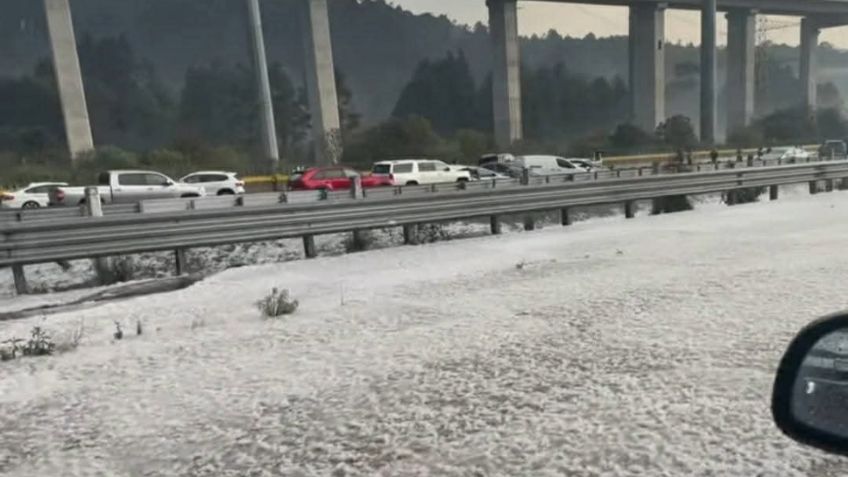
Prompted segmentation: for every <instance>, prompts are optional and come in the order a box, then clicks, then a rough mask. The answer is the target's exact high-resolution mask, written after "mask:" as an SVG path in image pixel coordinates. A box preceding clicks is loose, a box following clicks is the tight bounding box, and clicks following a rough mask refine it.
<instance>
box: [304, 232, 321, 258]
mask: <svg viewBox="0 0 848 477" xmlns="http://www.w3.org/2000/svg"><path fill="white" fill-rule="evenodd" d="M303 252H304V255H306V258H315V257H317V256H318V252H317V250H316V249H315V237H314V236H313V235H304V236H303Z"/></svg>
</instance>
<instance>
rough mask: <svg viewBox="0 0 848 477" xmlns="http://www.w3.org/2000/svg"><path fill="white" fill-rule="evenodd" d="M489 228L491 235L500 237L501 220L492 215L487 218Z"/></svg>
mask: <svg viewBox="0 0 848 477" xmlns="http://www.w3.org/2000/svg"><path fill="white" fill-rule="evenodd" d="M489 228H490V230H491V231H492V235H500V234H501V218H500V217H498V216H497V215H493V216H491V217H489Z"/></svg>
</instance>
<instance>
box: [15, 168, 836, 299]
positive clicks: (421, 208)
mask: <svg viewBox="0 0 848 477" xmlns="http://www.w3.org/2000/svg"><path fill="white" fill-rule="evenodd" d="M844 178H848V161H832V162H820V163H814V164H801V165H789V166H774V167H760V168H746V169H737V170H723V171H715V172H701V173H691V174H672V175H658V176H646V177H641V178H640V177H635V178H621V179H611V180H608V181H602V182H559V183H542V184H536V185H533V184H528V185H523V186H514V187H508V188H499V187H494V188H489V189H477V190H469V189H465V190H462V189H457V190H455V191H454V192H453V193H451V194H402V195H398V196H387V197H376V198H375V197H371V198H362V199H358V200H347V201H331V200H328V201H320V202H307V203H301V204H296V203H275V204H271V205H257V206H254V207H239V208H225V209H206V210H204V209H194V210H180V211H167V212H155V213H144V214H118V215H112V216H104V217H74V218H59V219H55V220H52V221H32V222H13V223H5V224H0V266H12V268H13V272H14V275H15V283H16V288H17V290H18V291H19V292H20V293H25V292H26V291H27V287H26V280H25V276H24V269H23V266H24V265H27V264H34V263H41V262H53V261H61V260H72V259H82V258H96V257H105V256H110V255H120V254H131V253H141V252H153V251H163V250H175V251H177V253H176V256H177V261H178V264H177V265H178V270H184V269H185V268H184V265H185V264H184V263H180V260H184V256H185V255H184V250H185V249H187V248H192V247H203V246H214V245H222V244H229V243H238V242H249V241H260V240H273V239H281V238H292V237H303V240H304V247H305V250H306V255H307V257H314V256H315V244H314V236H315V235H319V234H330V233H341V232H350V231H354V232H357V231H361V230H367V229H374V228H386V227H400V226H403V227H404V237H405V241H406V242H407V243H414V242H415V241H416V239H415V235H416V225H417V224H423V223H428V222H442V221H450V220H462V219H471V218H479V217H489V218H490V221H491V231H492V233H500V217H501V216H503V215H507V214H521V213H531V212H540V211H549V210H561V211H562V214H563V224H567V223H569V221H568V217H569V208H571V207H575V206H586V205H597V204H610V203H624V204H625V215H626V216H627V217H628V218H632V217H633V216H634V211H635V208H634V207H633V204H634V201H637V200H644V199H654V198H658V197H663V196H670V195H690V194H703V193H714V192H725V191H730V190H734V189H738V188H745V187H761V186H771V187H772V191H771V197H772V199H776V198H777V186H778V185H783V184H792V183H802V182H808V183H810V184H811V192H815V188H814V187H813V186H814V185H816V184H817V183H818V181H822V180H824V181H827V184H828V189H829V190H832V189H833V181H834V180H835V179H844Z"/></svg>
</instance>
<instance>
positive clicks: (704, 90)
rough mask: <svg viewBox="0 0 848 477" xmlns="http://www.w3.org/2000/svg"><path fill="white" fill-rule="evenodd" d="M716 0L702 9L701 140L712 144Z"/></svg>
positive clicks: (714, 97)
mask: <svg viewBox="0 0 848 477" xmlns="http://www.w3.org/2000/svg"><path fill="white" fill-rule="evenodd" d="M715 113H716V0H703V5H702V9H701V142H702V143H704V144H705V145H708V146H712V145H713V144H714V143H715V130H716V114H715Z"/></svg>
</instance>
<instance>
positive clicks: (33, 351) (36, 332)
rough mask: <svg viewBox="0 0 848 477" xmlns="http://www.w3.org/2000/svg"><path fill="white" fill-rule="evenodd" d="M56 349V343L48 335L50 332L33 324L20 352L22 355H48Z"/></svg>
mask: <svg viewBox="0 0 848 477" xmlns="http://www.w3.org/2000/svg"><path fill="white" fill-rule="evenodd" d="M55 349H56V343H54V342H53V339H52V338H51V337H50V334H48V333H47V331H45V330H44V328H42V327H40V326H35V327H33V328H32V331H30V338H29V340H27V341H26V343H25V344H24V345H23V346H22V347H21V354H23V355H24V356H48V355H51V354H53V351H54V350H55Z"/></svg>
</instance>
